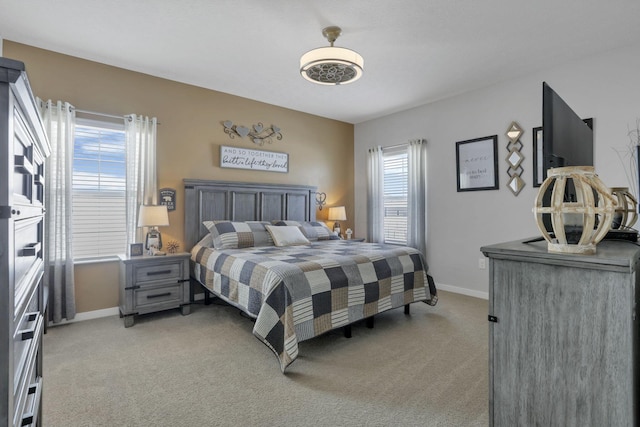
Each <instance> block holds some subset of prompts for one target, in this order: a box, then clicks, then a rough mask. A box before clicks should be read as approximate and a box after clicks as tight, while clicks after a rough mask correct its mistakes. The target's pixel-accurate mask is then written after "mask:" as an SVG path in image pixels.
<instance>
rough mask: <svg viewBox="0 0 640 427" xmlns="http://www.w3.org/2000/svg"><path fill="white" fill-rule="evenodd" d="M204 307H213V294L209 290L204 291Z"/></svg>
mask: <svg viewBox="0 0 640 427" xmlns="http://www.w3.org/2000/svg"><path fill="white" fill-rule="evenodd" d="M204 305H211V294H210V293H209V291H208V290H206V289H205V290H204Z"/></svg>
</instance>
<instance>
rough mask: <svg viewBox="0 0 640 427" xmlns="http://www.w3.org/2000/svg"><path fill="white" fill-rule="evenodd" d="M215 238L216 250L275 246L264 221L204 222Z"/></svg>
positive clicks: (214, 245)
mask: <svg viewBox="0 0 640 427" xmlns="http://www.w3.org/2000/svg"><path fill="white" fill-rule="evenodd" d="M202 224H203V225H204V226H205V227H207V229H208V230H209V233H211V237H212V238H213V247H214V248H215V249H242V248H251V247H254V246H273V239H272V238H271V234H269V232H268V231H267V229H266V228H265V225H268V224H269V223H268V222H262V221H245V222H239V221H238V222H236V221H204V222H203V223H202Z"/></svg>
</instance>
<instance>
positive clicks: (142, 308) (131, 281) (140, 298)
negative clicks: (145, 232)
mask: <svg viewBox="0 0 640 427" xmlns="http://www.w3.org/2000/svg"><path fill="white" fill-rule="evenodd" d="M190 256H191V254H190V253H188V252H181V253H177V254H167V255H163V256H149V255H144V256H130V255H120V292H119V296H120V317H124V326H125V328H129V327H131V326H133V325H134V323H135V315H138V314H146V313H154V312H156V311H161V310H168V309H172V308H180V310H181V312H182V314H183V315H187V314H189V313H190V312H191V306H190V305H189V301H190V284H189V258H190Z"/></svg>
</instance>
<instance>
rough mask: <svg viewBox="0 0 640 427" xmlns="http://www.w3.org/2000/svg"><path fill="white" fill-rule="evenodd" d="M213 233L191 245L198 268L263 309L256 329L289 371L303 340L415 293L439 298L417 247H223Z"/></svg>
mask: <svg viewBox="0 0 640 427" xmlns="http://www.w3.org/2000/svg"><path fill="white" fill-rule="evenodd" d="M206 239H207V238H205V239H203V241H201V242H200V243H198V244H197V245H196V246H195V247H194V248H193V250H192V251H191V254H192V255H191V258H192V261H193V263H192V265H193V271H192V275H193V276H194V277H195V278H196V279H197V280H198V281H199V282H200V283H202V284H203V285H204V286H205V287H206V288H207V289H208V290H210V291H211V292H213V293H214V294H215V295H217V296H219V297H221V298H222V299H224V300H226V301H227V302H229V303H231V304H233V305H235V306H237V307H239V308H241V309H242V310H243V311H245V312H246V313H247V314H249V315H251V316H252V317H255V319H256V321H255V325H254V328H253V334H254V335H255V336H256V337H258V338H259V339H260V340H261V341H262V342H264V343H265V344H266V345H267V346H268V347H269V348H271V350H273V352H274V353H275V354H276V356H277V357H278V359H279V360H280V368H281V369H282V372H284V370H285V369H286V367H287V366H288V365H289V364H291V363H292V362H293V361H294V360H295V359H296V357H297V356H298V343H299V342H301V341H303V340H306V339H309V338H312V337H315V336H318V335H320V334H322V333H324V332H327V331H329V330H331V329H334V328H339V327H341V326H345V325H348V324H350V323H353V322H355V321H357V320H360V319H364V318H366V317H370V316H373V315H375V314H377V313H381V312H383V311H386V310H390V309H392V308H396V307H400V306H403V305H406V304H409V303H412V302H415V301H424V302H426V303H427V304H430V305H435V303H436V302H437V293H436V289H435V286H434V285H433V280H427V265H426V262H425V260H424V258H423V256H422V254H421V253H420V252H419V251H417V250H416V249H413V248H408V247H395V246H385V245H381V244H377V243H356V242H348V241H342V240H329V241H319V242H312V243H311V244H310V245H304V246H288V247H276V246H264V247H252V248H243V249H224V250H216V249H213V248H210V247H208V244H207V242H205V240H206ZM429 279H430V278H429Z"/></svg>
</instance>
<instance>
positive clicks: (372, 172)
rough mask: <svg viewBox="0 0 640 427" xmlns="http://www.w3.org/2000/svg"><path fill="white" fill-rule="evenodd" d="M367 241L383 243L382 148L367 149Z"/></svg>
mask: <svg viewBox="0 0 640 427" xmlns="http://www.w3.org/2000/svg"><path fill="white" fill-rule="evenodd" d="M367 240H368V241H369V242H373V243H377V242H383V241H384V161H383V159H382V148H381V147H375V148H371V149H369V156H368V165H367Z"/></svg>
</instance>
